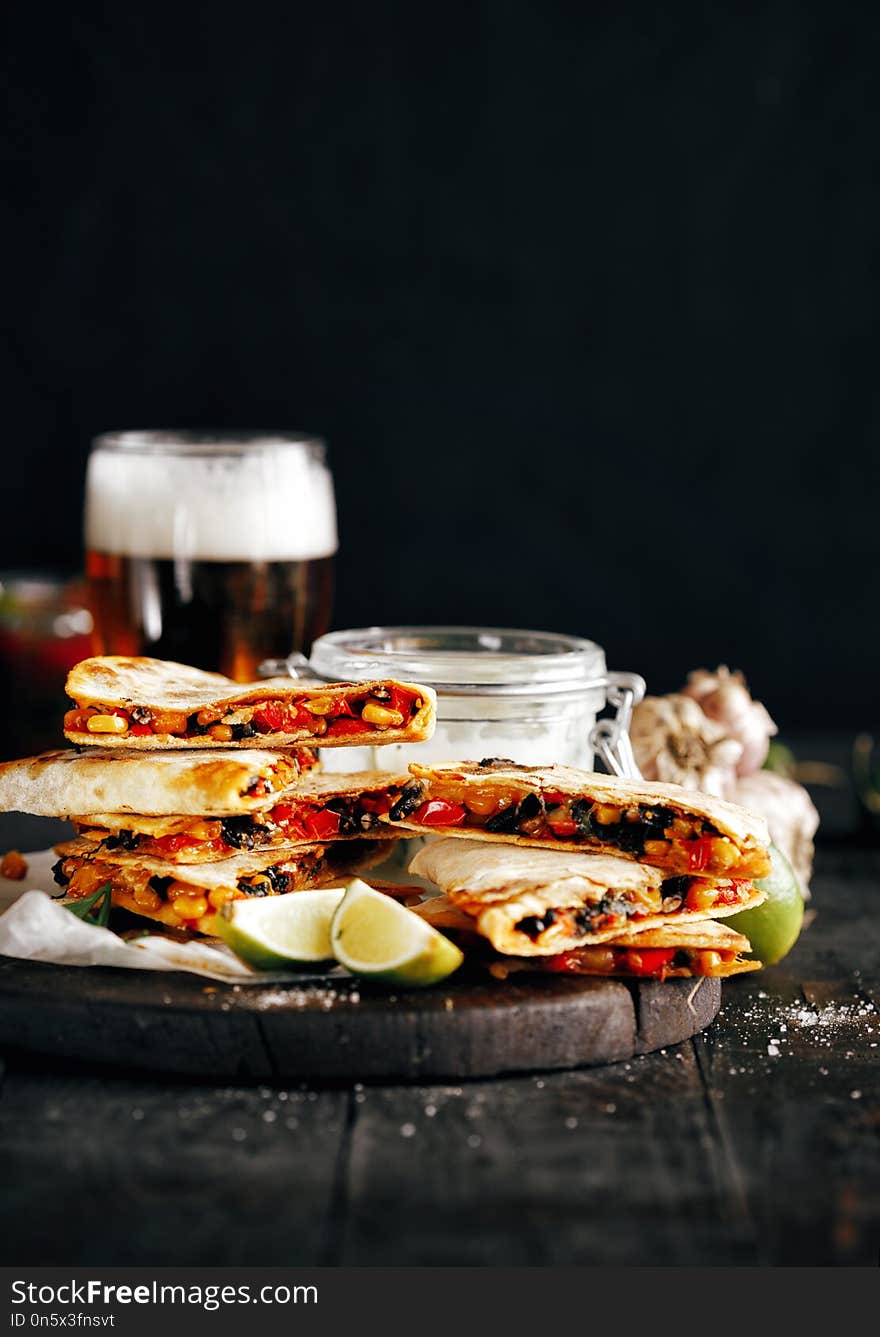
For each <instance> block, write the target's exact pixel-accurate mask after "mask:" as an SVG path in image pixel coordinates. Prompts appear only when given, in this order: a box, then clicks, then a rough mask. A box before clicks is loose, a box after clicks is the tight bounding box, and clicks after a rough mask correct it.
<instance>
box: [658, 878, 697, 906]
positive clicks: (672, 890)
mask: <svg viewBox="0 0 880 1337" xmlns="http://www.w3.org/2000/svg"><path fill="white" fill-rule="evenodd" d="M692 882H693V878H692V877H688V876H686V875H685V876H682V877H667V878H664V879H663V885H662V887H661V888H660V893H661V895H662V897H663V899H664V901H665V900H666V899H667V898H668V897H670V896H677V897H679V899H680V900H682V901H683V900H684V898H685V897H686V896H687V894H688V891H689V890H690V885H691V883H692Z"/></svg>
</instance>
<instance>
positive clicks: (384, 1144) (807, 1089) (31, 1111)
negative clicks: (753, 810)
mask: <svg viewBox="0 0 880 1337" xmlns="http://www.w3.org/2000/svg"><path fill="white" fill-rule="evenodd" d="M832 800H833V801H832V803H831V804H830V805H828V807H827V811H828V814H829V820H828V822H827V823H826V843H825V844H824V845H823V846H822V848H820V851H819V856H818V864H817V872H816V876H815V879H814V883H813V901H812V906H813V908H814V909H815V911H816V918H815V921H814V922H813V924H812V925H811V926H810V928H809V929H808V931H807V932H806V933H805V934H804V936H803V937H802V939H801V941H800V943H799V944H798V946H797V948H796V950H795V951H794V952H793V953H792V955H791V956H790V957H789V958H788V959H787V960H786V961H785V962H784V963H783V964H782V965H780V966H778V967H777V968H775V969H773V970H769V971H766V972H764V973H761V974H758V975H757V976H747V977H745V978H743V979H741V980H734V981H730V982H729V983H728V984H726V985H725V990H724V1002H723V1006H722V1013H721V1015H720V1017H719V1019H718V1021H717V1022H716V1023H715V1024H714V1025H713V1026H712V1027H711V1028H710V1029H709V1030H708V1031H706V1032H705V1033H703V1034H702V1035H700V1036H698V1037H697V1038H696V1039H695V1040H692V1041H688V1042H687V1043H685V1044H682V1045H680V1046H677V1047H676V1048H675V1049H671V1050H669V1051H667V1052H660V1053H657V1054H651V1055H647V1056H645V1057H642V1058H639V1059H634V1060H632V1061H631V1062H628V1063H622V1064H615V1065H613V1066H610V1067H607V1068H603V1069H592V1070H586V1071H580V1072H569V1073H563V1074H558V1073H557V1074H554V1075H549V1074H547V1075H543V1076H542V1075H541V1074H535V1075H533V1076H528V1077H520V1078H516V1079H496V1080H494V1081H487V1082H472V1083H466V1084H462V1085H461V1086H451V1085H440V1086H404V1085H398V1086H384V1085H383V1086H366V1087H360V1086H354V1087H351V1088H347V1087H346V1088H334V1089H327V1088H324V1089H318V1088H315V1089H302V1088H299V1087H290V1086H286V1085H281V1086H279V1085H264V1086H260V1087H246V1086H217V1085H215V1084H197V1083H195V1082H192V1081H177V1080H171V1079H163V1078H153V1077H147V1078H145V1077H142V1076H137V1075H133V1074H120V1073H118V1072H115V1071H103V1072H99V1071H81V1070H80V1071H73V1070H71V1071H59V1065H58V1064H57V1063H56V1062H51V1063H50V1062H47V1061H43V1060H37V1059H33V1060H28V1059H23V1058H21V1057H20V1056H8V1059H7V1066H6V1071H5V1076H4V1082H3V1088H2V1097H0V1145H2V1152H3V1167H4V1168H3V1193H2V1196H0V1202H2V1205H0V1229H2V1238H3V1240H4V1245H3V1255H4V1261H5V1262H7V1263H32V1264H35V1263H43V1264H52V1263H64V1264H69V1265H77V1264H80V1265H83V1264H91V1265H96V1264H103V1265H119V1266H121V1265H132V1264H142V1265H149V1264H177V1265H197V1264H218V1265H222V1264H265V1265H268V1264H276V1265H278V1264H310V1263H330V1264H335V1263H350V1264H462V1263H465V1264H520V1265H522V1264H548V1263H558V1264H592V1263H611V1264H635V1263H641V1264H710V1263H712V1264H719V1263H721V1264H751V1263H761V1264H767V1263H770V1264H795V1263H800V1264H805V1263H810V1264H829V1263H838V1264H868V1265H876V1263H877V1260H878V1248H880V1212H878V1199H880V1139H878V1133H880V1100H878V1097H880V1076H878V1073H880V1064H878V1055H880V969H878V931H877V926H878V905H880V850H877V849H872V848H870V847H869V846H861V845H859V844H858V842H857V841H855V840H854V839H853V838H852V837H851V836H849V837H847V835H846V831H847V830H848V827H849V825H850V822H849V817H848V816H846V815H845V814H844V811H843V806H845V804H844V805H843V806H842V800H841V798H840V796H837V797H835V796H832ZM823 806H825V805H824V804H823ZM44 831H45V828H44V827H42V826H40V824H39V823H35V822H22V820H21V819H17V825H16V819H13V818H3V819H2V821H0V845H2V846H3V847H4V848H6V847H8V845H9V844H11V843H13V837H14V836H16V835H17V836H18V837H20V838H21V840H22V841H23V843H25V844H29V845H30V847H34V845H36V844H40V843H41V841H40V838H39V837H40V836H41V835H42V834H43V833H44ZM42 843H45V841H42Z"/></svg>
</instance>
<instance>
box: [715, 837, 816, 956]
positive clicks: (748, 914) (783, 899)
mask: <svg viewBox="0 0 880 1337" xmlns="http://www.w3.org/2000/svg"><path fill="white" fill-rule="evenodd" d="M755 886H756V887H757V888H758V890H759V891H764V892H766V893H767V899H766V900H765V901H764V902H763V904H762V905H756V906H755V907H754V909H752V910H740V912H739V914H738V915H729V916H728V918H727V919H725V920H724V923H725V924H727V925H729V926H730V928H734V929H736V931H737V933H744V934H745V935H746V937H747V938H748V939H749V942H750V943H751V944H752V950H751V952H750V953H749V958H750V960H752V961H756V960H757V961H762V962H763V964H764V965H765V966H775V965H776V963H777V961H781V960H782V958H783V957H784V956H787V955H788V953H789V952H790V951H791V949H792V947H793V946H794V945H795V943H796V942H797V940H798V937H799V936H800V931H801V928H802V926H803V922H804V897H803V892H802V891H801V888H800V883H799V882H798V880H797V877H796V875H795V872H794V869H793V868H792V866H791V864H790V863H789V862H788V860H787V859H786V857H785V855H784V854H783V853H782V851H781V850H779V849H777V848H776V846H775V845H771V846H770V872H769V873H768V874H767V876H766V877H761V878H756V879H755Z"/></svg>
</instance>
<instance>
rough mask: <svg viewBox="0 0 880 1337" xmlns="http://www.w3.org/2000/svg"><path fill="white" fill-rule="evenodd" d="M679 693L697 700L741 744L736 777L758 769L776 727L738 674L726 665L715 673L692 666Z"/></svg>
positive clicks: (711, 718) (729, 735)
mask: <svg viewBox="0 0 880 1337" xmlns="http://www.w3.org/2000/svg"><path fill="white" fill-rule="evenodd" d="M682 693H683V694H684V695H685V696H689V697H693V699H694V700H695V701H698V702H699V704H700V707H701V709H702V711H703V713H704V714H705V715H707V716H708V717H709V719H710V720H714V721H715V722H716V723H717V724H719V725H721V726H722V728H723V729H724V732H725V734H726V735H727V736H728V737H729V738H736V739H738V741H739V742H740V743H742V753H741V754H740V758H739V761H738V762H737V764H736V773H737V775H738V776H743V775H751V774H752V773H753V772H754V771H759V770H760V769H761V767H762V766H763V765H764V762H765V761H766V760H767V751H768V749H769V747H770V739H771V738H772V737H773V735H774V734H775V733H776V732H777V729H776V725H775V724H774V722H773V720H772V719H771V718H770V716H769V714H768V713H767V711H766V709H765V708H764V706H762V705H761V702H760V701H753V700H752V697H751V693H750V692H749V689H748V687H747V686H746V680H745V678H744V677H743V675H742V674H741V673H739V672H737V673H731V671H730V669H729V668H728V667H727V665H726V664H721V665H719V667H718V668H717V669H716V670H715V672H714V673H710V672H709V671H708V670H707V669H695V670H694V671H693V673H689V674H688V680H687V686H685V687H683V688H682Z"/></svg>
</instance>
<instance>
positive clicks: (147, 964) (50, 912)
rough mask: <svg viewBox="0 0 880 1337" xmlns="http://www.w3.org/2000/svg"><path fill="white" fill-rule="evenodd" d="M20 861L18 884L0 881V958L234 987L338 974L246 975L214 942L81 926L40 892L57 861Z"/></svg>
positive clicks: (50, 882) (49, 883)
mask: <svg viewBox="0 0 880 1337" xmlns="http://www.w3.org/2000/svg"><path fill="white" fill-rule="evenodd" d="M24 857H25V859H26V861H27V865H28V871H27V876H26V877H24V878H23V879H22V881H20V882H12V881H10V880H9V879H8V878H2V877H0V956H17V957H20V958H21V959H23V960H25V961H49V962H52V963H53V964H55V965H62V966H121V967H123V968H124V969H128V970H183V971H187V972H188V973H189V974H192V975H205V976H206V977H207V978H208V979H212V980H226V981H229V982H230V983H234V984H241V983H248V982H249V983H254V984H267V983H269V982H271V981H273V980H277V981H290V982H293V981H302V980H309V981H314V980H315V979H319V978H325V977H326V975H328V974H329V975H337V974H342V972H341V971H340V970H339V969H338V968H333V969H331V970H328V971H327V972H324V973H323V974H320V975H316V974H314V973H311V974H309V975H304V974H302V972H294V971H290V972H280V971H267V970H251V968H250V966H247V965H245V963H244V962H243V961H240V960H239V959H238V957H237V956H236V955H235V953H234V952H231V951H230V950H229V948H228V947H227V946H226V945H225V943H222V942H220V941H219V939H217V938H204V939H201V940H199V941H195V940H194V941H192V942H178V941H176V940H175V939H174V938H171V937H167V936H166V935H165V934H163V933H162V932H161V931H158V932H150V933H149V935H148V936H144V937H142V938H135V939H133V940H131V941H127V940H125V939H123V938H120V937H117V935H116V934H115V933H112V932H111V931H110V930H109V929H106V928H96V927H95V925H94V924H85V923H83V921H82V920H81V919H77V917H76V915H72V914H71V913H70V911H69V910H65V908H64V906H63V905H61V904H60V903H59V902H58V901H53V900H52V898H51V896H49V895H48V894H47V892H46V890H45V888H50V889H51V890H52V891H57V890H58V888H57V887H56V885H55V882H54V879H53V877H52V873H51V871H50V870H51V867H52V864H53V863H55V861H56V859H57V857H58V856H57V855H56V854H55V852H54V851H53V850H40V851H38V852H37V853H35V854H26V855H25V856H24ZM144 922H145V925H146V922H147V921H144Z"/></svg>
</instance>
